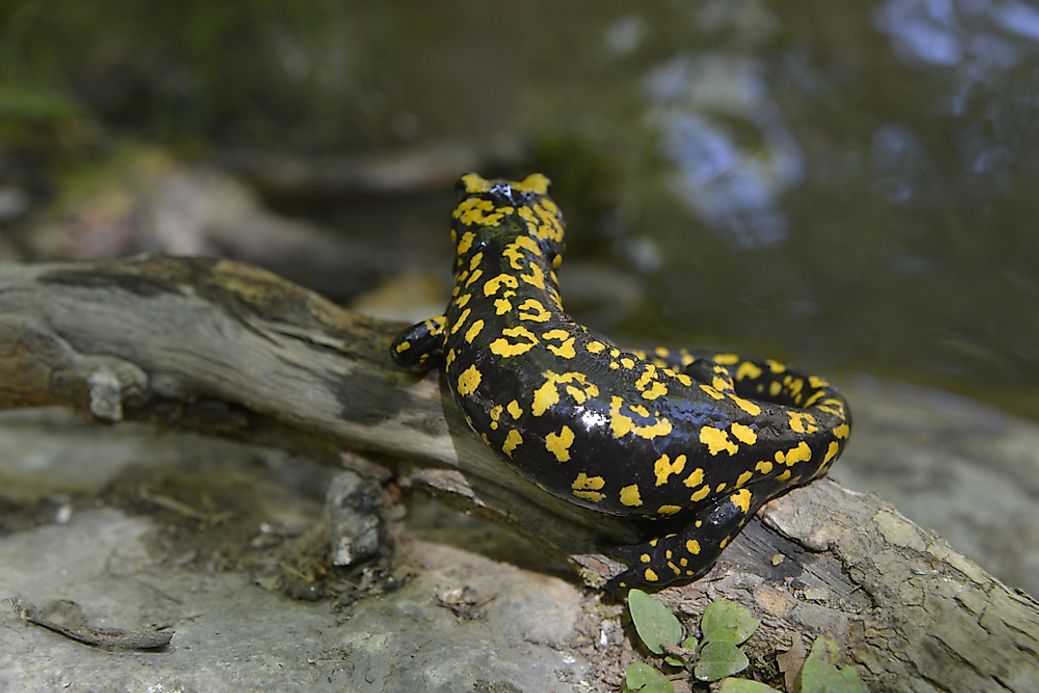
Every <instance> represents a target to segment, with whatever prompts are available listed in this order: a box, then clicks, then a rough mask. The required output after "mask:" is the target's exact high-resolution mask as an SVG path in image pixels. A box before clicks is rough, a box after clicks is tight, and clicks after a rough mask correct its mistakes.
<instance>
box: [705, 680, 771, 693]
mask: <svg viewBox="0 0 1039 693" xmlns="http://www.w3.org/2000/svg"><path fill="white" fill-rule="evenodd" d="M718 693H779V691H777V690H776V689H775V688H773V687H772V686H769V685H767V684H764V683H761V682H760V681H751V680H750V679H731V678H730V679H722V685H721V687H720V688H718Z"/></svg>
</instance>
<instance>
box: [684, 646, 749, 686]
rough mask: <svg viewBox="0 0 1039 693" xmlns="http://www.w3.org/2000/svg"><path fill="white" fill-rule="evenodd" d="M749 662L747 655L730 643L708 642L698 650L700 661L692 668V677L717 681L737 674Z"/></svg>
mask: <svg viewBox="0 0 1039 693" xmlns="http://www.w3.org/2000/svg"><path fill="white" fill-rule="evenodd" d="M749 664H750V662H749V661H748V660H747V655H745V654H743V652H742V651H741V650H740V648H738V647H736V646H735V645H733V644H732V643H731V642H724V641H721V642H716V641H712V642H708V643H707V644H706V645H704V646H703V649H702V650H700V659H699V660H698V661H697V662H696V666H695V667H694V668H693V676H695V677H696V678H697V679H698V680H700V681H717V680H718V679H723V678H725V677H726V676H732V675H733V674H738V673H740V672H741V671H743V670H744V669H746V668H747V665H749Z"/></svg>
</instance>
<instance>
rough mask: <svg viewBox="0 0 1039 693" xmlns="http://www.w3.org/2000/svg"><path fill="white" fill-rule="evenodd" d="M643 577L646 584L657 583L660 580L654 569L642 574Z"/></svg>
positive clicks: (647, 569) (648, 569)
mask: <svg viewBox="0 0 1039 693" xmlns="http://www.w3.org/2000/svg"><path fill="white" fill-rule="evenodd" d="M642 577H643V578H645V580H646V582H656V581H657V580H659V579H660V578H658V577H657V574H656V573H654V572H653V569H652V568H646V572H644V573H642Z"/></svg>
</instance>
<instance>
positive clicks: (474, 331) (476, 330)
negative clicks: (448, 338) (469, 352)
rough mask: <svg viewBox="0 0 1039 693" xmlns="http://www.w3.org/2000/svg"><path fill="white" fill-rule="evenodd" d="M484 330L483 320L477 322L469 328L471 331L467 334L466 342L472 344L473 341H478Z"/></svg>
mask: <svg viewBox="0 0 1039 693" xmlns="http://www.w3.org/2000/svg"><path fill="white" fill-rule="evenodd" d="M482 330H483V320H477V321H476V322H474V323H473V324H472V325H471V326H470V327H469V331H468V332H466V333H465V341H467V342H469V343H470V344H472V343H473V340H474V339H476V337H477V336H478V335H479V334H480V332H481V331H482Z"/></svg>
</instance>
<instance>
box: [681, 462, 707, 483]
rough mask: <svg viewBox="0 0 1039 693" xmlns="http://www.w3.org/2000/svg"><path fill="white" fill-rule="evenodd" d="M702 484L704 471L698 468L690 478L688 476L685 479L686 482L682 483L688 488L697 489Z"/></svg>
mask: <svg viewBox="0 0 1039 693" xmlns="http://www.w3.org/2000/svg"><path fill="white" fill-rule="evenodd" d="M702 483H703V469H701V468H700V467H697V468H696V469H694V470H693V471H692V473H691V474H690V475H689V476H687V477H686V478H685V481H683V482H682V485H683V486H685V487H686V488H695V487H696V486H699V485H700V484H702Z"/></svg>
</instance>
